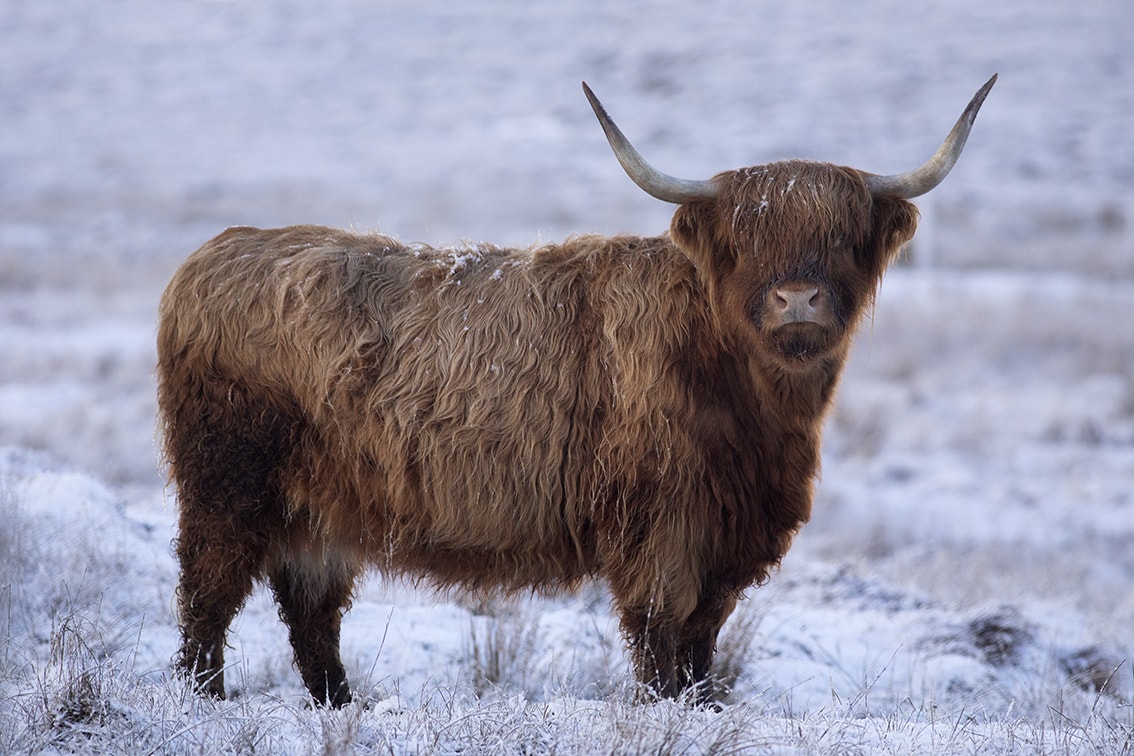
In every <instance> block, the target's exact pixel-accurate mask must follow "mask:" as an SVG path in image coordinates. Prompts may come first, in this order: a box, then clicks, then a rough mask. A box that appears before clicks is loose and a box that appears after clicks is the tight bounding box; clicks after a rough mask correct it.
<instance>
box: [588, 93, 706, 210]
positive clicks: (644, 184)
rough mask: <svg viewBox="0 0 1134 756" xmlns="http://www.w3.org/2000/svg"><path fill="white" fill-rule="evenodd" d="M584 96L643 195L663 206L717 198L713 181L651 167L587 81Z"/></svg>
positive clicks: (619, 160)
mask: <svg viewBox="0 0 1134 756" xmlns="http://www.w3.org/2000/svg"><path fill="white" fill-rule="evenodd" d="M583 92H584V93H585V94H586V95H587V100H588V101H589V102H590V103H591V108H592V109H593V110H594V111H595V115H596V116H598V119H599V123H600V124H602V130H603V132H604V133H605V134H606V141H608V142H610V148H611V149H612V150H614V156H615V157H616V158H618V162H619V163H620V164H621V165H622V170H624V171H626V175H628V176H629V177H630V178H631V179H633V181H634V183H635V184H637V185H638V187H639V188H640V189H641V190H642V191H644V192H645V193H646V194H648V195H650V196H651V197H653V198H655V199H660V200H661V201H662V202H672V203H674V204H675V205H680V204H682V203H683V202H692V201H694V200H700V199H711V198H713V197H715V196H716V193H717V187H716V185H715V184H714V183H713V182H712V181H693V180H690V179H679V178H674V177H673V176H668V175H666V174H664V173H662V172H661V171H659V170H657V169H656V168H654V167H653V166H652V165H650V164H649V163H647V162H646V159H645V158H643V157H642V156H641V155H640V154H639V153H638V151H637V150H636V149H634V145H632V144H630V140H629V139H627V138H626V136H625V135H624V134H623V133H622V130H621V129H619V128H618V126H616V125H615V123H614V121H613V120H611V118H610V116H609V115H608V114H607V112H606V108H604V107H603V106H602V103H601V102H599V99H598V98H597V97H595V93H594V92H592V91H591V88H590V87H588V86H587V82H585V81H584V82H583Z"/></svg>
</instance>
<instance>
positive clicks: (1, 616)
mask: <svg viewBox="0 0 1134 756" xmlns="http://www.w3.org/2000/svg"><path fill="white" fill-rule="evenodd" d="M1131 28H1134V6H1131V5H1130V4H1129V3H1128V2H1126V0H1089V1H1088V2H1080V3H1066V2H1061V1H1060V0H1039V1H1038V2H1033V3H1030V4H1027V5H1026V6H1024V5H1020V4H1013V3H1000V4H996V3H988V2H986V1H985V0H956V1H954V2H949V3H936V4H932V5H926V4H919V3H908V2H899V1H898V0H875V1H873V2H864V3H846V2H841V0H818V1H817V2H801V3H785V2H778V3H771V2H763V1H760V2H723V1H720V2H702V3H686V2H672V1H671V2H654V3H649V2H645V1H644V0H628V1H626V2H618V3H610V2H606V3H602V2H596V1H593V0H578V1H576V2H571V3H554V4H553V3H542V2H530V3H524V4H519V3H507V2H503V0H487V1H484V2H470V3H461V4H457V3H441V2H421V1H420V0H418V1H417V2H368V1H365V0H332V1H330V2H324V3H320V4H316V3H300V2H297V1H284V2H277V3H273V4H271V6H270V8H268V7H264V4H257V3H251V2H243V1H240V2H189V1H187V0H171V1H170V2H164V3H143V2H140V0H116V1H115V2H99V3H93V2H89V0H55V1H54V2H51V3H33V2H25V1H24V0H11V1H10V2H6V3H4V4H2V5H0V743H3V747H4V749H6V750H15V751H17V752H32V751H36V752H38V751H41V750H67V751H71V750H78V751H85V750H91V751H129V752H134V751H138V752H146V751H157V752H170V751H171V752H198V751H202V752H204V751H207V752H212V751H216V750H231V751H253V750H263V751H271V752H280V751H291V752H307V751H317V750H327V751H337V750H349V749H356V750H361V751H370V750H375V751H394V752H404V751H409V752H423V751H440V752H452V751H457V750H462V751H464V752H468V751H473V752H495V751H500V750H503V751H512V752H521V751H522V752H551V751H558V752H595V751H597V752H612V753H613V752H619V753H621V752H658V751H665V752H692V753H697V752H708V751H713V750H718V751H739V750H752V751H756V752H761V751H772V752H789V753H790V752H798V751H802V752H840V753H841V752H847V751H851V752H868V753H874V752H882V753H908V752H927V751H942V752H978V751H979V752H1023V753H1030V752H1036V751H1039V752H1048V753H1061V752H1094V751H1101V752H1114V753H1130V752H1131V751H1132V750H1134V708H1132V703H1131V702H1132V697H1134V672H1132V667H1131V659H1132V657H1134V637H1132V635H1131V631H1130V628H1131V627H1134V590H1132V586H1134V547H1132V541H1134V239H1132V236H1131V230H1130V224H1131V219H1134V139H1132V138H1131V137H1130V130H1131V127H1132V124H1134V87H1132V86H1131V82H1132V81H1134V48H1131V46H1130V40H1129V30H1130V29H1131ZM993 72H999V73H1000V81H999V83H998V84H997V86H996V88H995V89H994V90H993V92H992V94H991V95H990V97H989V99H988V102H987V103H986V105H985V108H984V110H983V111H982V113H981V115H980V118H979V119H978V122H977V124H976V127H975V129H974V131H973V136H972V138H971V140H970V142H969V147H968V149H967V151H966V153H965V155H964V156H963V158H962V160H961V162H960V164H959V165H958V167H957V169H956V170H955V171H954V173H953V174H952V175H951V176H950V177H949V179H948V180H947V181H946V182H945V184H944V185H942V186H941V187H940V188H938V189H937V190H935V191H934V192H933V193H932V194H931V195H929V196H928V197H927V198H925V199H924V201H923V202H921V203H920V204H921V207H922V211H923V215H924V222H923V226H922V229H921V231H920V232H919V236H918V238H917V239H916V240H915V247H914V254H913V257H914V263H915V264H914V266H912V267H903V268H900V269H897V270H894V271H892V272H891V274H890V275H889V276H888V277H887V279H886V281H885V282H884V284H883V287H882V290H881V293H880V296H879V301H878V306H877V309H876V312H875V313H874V317H873V319H872V321H871V322H870V323H869V324H868V325H867V327H866V328H865V329H864V331H863V333H862V334H861V336H860V338H859V340H858V344H857V346H856V351H855V353H854V357H853V359H852V363H851V365H850V366H849V367H848V371H847V375H846V377H845V379H844V382H843V386H842V388H841V391H840V395H839V402H838V407H837V409H836V411H835V413H834V415H833V417H832V418H831V420H830V422H829V424H828V432H827V437H826V439H827V443H826V453H825V462H824V471H823V480H822V484H821V486H820V489H819V494H818V500H817V502H816V507H815V516H814V519H813V521H812V523H811V524H809V525H808V526H807V528H805V530H804V532H803V533H802V535H801V536H800V538H799V539H798V542H797V544H796V546H795V548H794V549H793V551H792V552H791V554H790V555H789V556H788V558H787V559H786V560H785V563H784V567H783V569H782V571H781V573H780V574H779V576H778V577H777V578H776V579H775V580H774V581H773V582H772V583H771V585H769V586H767V587H765V588H762V589H759V590H754V591H753V592H752V593H751V595H750V598H749V600H748V601H746V602H744V603H743V604H742V607H741V609H740V610H738V612H737V614H736V615H735V616H734V618H733V619H732V620H731V621H730V624H729V625H728V626H727V627H726V631H725V632H726V635H725V637H724V638H723V640H722V652H721V664H720V665H719V669H718V672H719V674H720V675H721V676H722V677H723V678H724V679H725V680H726V682H728V683H729V685H730V687H731V693H730V695H729V697H728V699H727V702H726V706H725V708H724V710H723V711H721V712H719V713H714V712H706V711H695V710H687V709H685V708H683V707H680V706H673V705H669V704H657V705H651V706H634V705H631V704H630V703H629V701H630V698H631V696H630V693H629V691H628V689H627V685H628V670H627V665H626V660H625V657H624V654H623V651H622V647H621V642H620V639H619V638H618V634H617V629H616V626H615V623H614V622H613V621H612V619H611V617H610V614H609V611H608V608H607V599H606V596H605V594H604V593H603V591H602V590H601V588H600V587H592V588H588V589H586V590H584V591H583V592H582V593H581V594H580V595H578V596H570V597H561V598H553V599H535V600H532V601H526V602H522V603H520V604H516V605H512V604H489V605H483V604H471V603H469V602H463V601H462V600H461V599H460V598H459V597H441V598H438V597H435V596H432V595H430V594H428V593H425V592H419V591H417V590H415V589H414V588H413V587H412V586H406V585H401V584H393V585H391V584H388V583H385V582H383V581H382V580H380V579H378V578H373V579H371V580H370V581H368V582H367V583H366V585H365V586H364V587H363V589H362V590H361V591H360V595H359V596H358V598H357V601H356V602H355V605H354V608H353V610H352V611H351V612H350V614H349V615H348V617H347V619H346V622H345V626H344V654H345V657H346V660H347V665H348V672H349V673H350V674H351V677H352V679H353V681H354V683H355V685H356V687H357V688H358V689H359V691H360V693H361V695H360V699H361V704H360V705H359V706H355V707H351V708H350V709H348V710H347V711H345V712H340V713H332V712H323V711H318V710H313V709H310V708H309V707H307V706H306V703H305V697H304V694H303V691H302V689H301V687H300V685H299V682H298V676H297V675H296V673H295V672H294V671H293V670H292V669H291V667H290V660H289V651H288V649H287V646H286V638H285V634H284V631H283V628H282V626H281V625H280V624H279V623H278V621H277V620H276V619H275V610H274V608H273V607H272V605H271V602H270V601H269V600H268V598H267V596H266V595H264V594H262V593H259V594H257V595H256V596H255V597H254V598H253V599H252V601H251V602H250V603H249V605H248V606H247V607H246V609H245V611H244V612H243V614H242V615H241V616H240V618H239V619H238V621H237V623H236V625H235V628H234V632H233V635H232V638H231V641H232V644H233V646H234V650H233V651H231V652H230V654H229V660H230V661H231V663H232V670H231V671H230V672H229V675H228V679H229V681H230V688H231V689H232V690H233V692H234V693H235V695H234V697H233V700H231V701H229V702H225V703H221V704H217V703H214V702H209V701H201V700H198V699H196V698H194V697H192V696H190V695H188V694H187V693H186V691H185V690H184V688H183V687H182V686H179V685H177V684H176V683H171V682H170V681H169V679H168V676H167V667H168V660H169V658H170V656H171V654H172V653H173V650H174V646H175V643H176V629H175V623H174V618H173V615H172V586H173V583H174V580H175V577H176V568H175V565H174V563H173V560H172V558H171V557H170V555H169V541H170V539H171V538H172V535H173V530H172V526H173V520H174V510H175V502H174V500H173V496H172V494H171V493H169V492H165V491H164V490H163V487H162V479H161V474H160V471H159V470H158V467H157V461H156V457H157V454H156V451H155V445H154V397H153V378H152V366H153V362H154V347H153V336H154V329H155V317H154V311H155V309H156V302H157V299H158V296H159V294H160V291H161V288H162V286H163V285H164V282H165V281H166V280H167V279H168V276H169V275H170V273H171V272H172V271H173V269H174V268H175V267H176V265H177V264H178V262H179V261H180V260H181V259H183V258H184V257H185V255H187V254H188V252H190V251H191V250H192V249H193V248H195V247H196V246H198V245H199V244H200V243H201V242H203V241H204V240H206V239H207V238H209V237H210V236H212V235H213V234H215V233H216V232H217V231H219V230H220V229H222V228H224V227H225V226H226V225H230V224H254V225H262V226H267V225H273V224H284V223H292V222H319V223H329V224H334V225H344V226H353V227H358V228H366V229H374V228H377V229H380V230H382V231H385V232H389V233H394V234H397V235H399V236H401V237H402V238H403V239H406V240H421V241H426V242H445V241H454V240H459V239H472V240H475V239H485V240H490V241H497V242H509V243H517V244H527V243H531V242H533V241H536V240H537V239H540V238H543V239H554V238H558V237H561V236H564V235H566V234H568V233H572V232H581V231H601V232H613V231H620V230H624V231H634V232H642V233H654V232H657V231H659V230H661V229H662V228H664V227H665V225H666V224H667V222H668V216H669V213H670V210H671V209H670V208H668V207H666V206H664V205H662V204H661V203H658V202H655V201H654V200H651V199H650V198H648V197H646V196H645V195H643V194H641V193H640V192H639V191H638V190H637V189H635V188H634V187H633V186H632V185H631V184H630V182H629V181H628V180H627V179H626V177H625V176H624V175H623V174H622V172H621V171H620V169H619V168H618V167H617V165H616V163H615V161H614V160H613V158H612V157H611V155H610V154H609V150H608V148H607V146H606V144H605V141H604V140H603V138H602V136H601V133H600V130H599V129H598V126H597V124H596V123H595V122H594V118H593V116H592V114H591V113H590V110H589V108H588V107H587V106H586V103H585V101H584V99H583V97H582V93H581V91H580V88H579V81H580V80H581V79H586V80H587V81H588V82H589V83H590V84H591V85H592V86H593V87H594V88H595V89H596V91H597V92H598V93H599V95H600V96H601V97H602V98H603V100H604V102H605V103H606V104H607V106H608V107H609V109H610V110H611V112H612V114H613V115H614V117H615V118H616V119H617V120H618V121H619V123H620V124H621V125H622V126H623V128H624V129H625V130H626V132H627V133H628V135H629V136H630V137H631V138H632V139H634V140H635V142H636V144H638V146H639V147H640V148H641V149H642V150H643V152H645V154H646V155H647V156H648V157H649V158H650V159H651V160H653V161H654V162H655V163H656V164H658V165H659V166H660V167H662V168H663V169H665V170H667V171H670V172H672V173H675V174H679V175H686V176H689V177H691V178H698V177H705V176H708V175H710V174H711V173H713V172H715V171H717V170H721V169H725V168H730V167H736V166H739V165H744V164H753V163H760V162H766V161H770V160H774V159H778V158H782V157H789V156H799V157H809V158H816V159H824V160H832V161H835V162H840V163H849V164H853V165H856V166H859V167H862V168H865V169H868V170H874V171H879V172H893V171H899V170H904V169H906V168H908V167H911V166H912V165H914V164H916V163H918V162H920V161H921V160H922V159H924V157H926V156H927V155H928V154H929V152H930V151H932V150H933V149H934V148H935V147H936V146H937V144H938V142H939V141H940V139H941V137H942V136H943V135H944V133H945V131H946V130H947V129H948V127H949V126H950V125H951V123H952V121H953V119H954V118H955V117H956V116H957V114H958V113H959V111H960V109H961V107H963V105H964V103H965V102H966V101H967V100H968V98H969V96H970V95H971V94H972V92H973V91H974V90H975V89H976V88H977V87H978V86H979V85H980V83H981V82H983V81H984V80H985V79H986V78H987V77H988V75H990V74H991V73H993Z"/></svg>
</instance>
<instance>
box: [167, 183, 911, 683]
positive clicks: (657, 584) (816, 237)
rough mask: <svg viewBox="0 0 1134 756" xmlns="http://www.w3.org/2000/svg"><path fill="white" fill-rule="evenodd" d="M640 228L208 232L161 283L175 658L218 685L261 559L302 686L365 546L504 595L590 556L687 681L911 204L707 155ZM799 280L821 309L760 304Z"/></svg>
mask: <svg viewBox="0 0 1134 756" xmlns="http://www.w3.org/2000/svg"><path fill="white" fill-rule="evenodd" d="M716 181H717V183H718V185H719V186H720V187H721V192H720V197H719V199H717V200H714V201H711V202H709V201H705V202H699V203H691V204H687V205H682V206H680V207H679V208H678V209H677V212H676V214H675V216H674V220H673V224H672V228H671V233H670V234H668V235H665V236H660V237H650V238H643V237H636V236H617V237H600V236H581V237H577V238H573V239H570V240H568V241H566V242H564V243H562V244H554V245H548V246H543V247H539V248H536V249H527V250H510V249H501V248H497V247H493V246H469V247H461V248H453V249H434V248H430V247H425V246H419V245H405V244H402V243H400V242H398V241H396V240H394V239H391V238H389V237H385V236H379V235H361V234H353V233H347V232H344V231H339V230H333V229H329V228H322V227H315V226H297V227H291V228H284V229H276V230H257V229H252V228H234V229H229V230H228V231H225V232H224V233H223V234H221V235H220V236H218V237H216V238H215V239H213V240H212V241H210V242H208V243H207V244H205V245H204V246H203V247H201V248H200V249H199V250H197V251H196V252H195V253H194V254H193V255H192V256H190V257H189V259H188V260H187V261H186V262H185V263H184V264H183V265H182V267H181V268H180V269H179V270H178V271H177V273H176V274H175V276H174V277H173V279H172V281H171V282H170V284H169V287H168V289H167V290H166V292H165V295H164V297H163V299H162V303H161V312H160V327H159V335H158V351H159V367H158V376H159V405H160V412H161V417H162V420H163V424H164V438H165V453H166V457H167V459H168V464H169V471H170V475H171V478H172V480H173V481H174V482H175V483H176V485H177V488H178V492H179V502H180V532H179V537H178V540H177V543H176V547H177V553H178V557H179V559H180V562H181V569H182V572H181V580H180V584H179V588H178V602H179V611H180V623H181V629H182V635H183V642H182V647H181V650H180V652H179V657H178V664H179V666H180V667H181V668H182V669H184V670H185V671H186V672H187V673H189V674H191V675H194V676H195V679H196V680H197V681H198V683H199V684H200V685H202V686H203V687H204V688H205V689H206V690H209V691H211V692H212V693H214V694H216V695H220V696H223V695H224V684H223V647H224V638H225V633H226V631H227V627H228V625H229V623H230V621H231V620H232V618H233V616H234V615H235V613H236V612H237V611H238V610H239V608H240V606H241V605H242V603H243V601H244V600H245V598H246V596H247V595H248V593H249V591H250V590H251V586H252V583H253V581H254V580H256V579H266V580H267V581H268V582H269V584H270V586H271V588H272V590H273V592H274V594H275V596H276V598H277V600H278V602H279V604H280V614H281V617H282V618H283V620H284V621H285V623H287V625H288V628H289V632H290V635H291V641H292V645H293V647H294V650H295V655H296V663H297V666H298V668H299V670H300V672H301V674H302V676H303V679H304V682H305V684H306V685H307V687H308V688H309V690H310V691H311V693H312V695H313V696H314V697H315V698H316V699H317V700H319V701H322V702H326V703H330V704H333V705H341V704H343V703H345V702H346V701H349V700H350V699H349V691H348V687H347V683H346V677H345V673H344V671H343V667H342V664H341V662H340V661H339V653H338V640H339V637H338V636H339V623H340V619H341V615H342V611H343V609H344V608H345V607H346V606H347V604H348V603H349V598H350V594H351V591H352V588H353V585H354V582H355V579H356V578H357V576H358V575H359V573H360V572H361V570H362V569H363V568H364V566H365V565H368V564H369V565H373V566H376V567H377V568H378V569H380V570H382V571H383V572H386V573H389V574H410V575H415V576H427V577H428V578H430V579H432V580H433V581H435V582H436V583H437V584H439V585H441V586H462V587H466V588H476V589H484V590H504V591H516V590H521V589H529V588H535V589H539V590H557V589H564V588H570V587H571V586H573V585H575V584H577V583H578V582H579V581H580V580H582V579H584V578H588V577H592V576H601V577H603V578H605V579H606V580H607V581H608V583H609V585H610V588H611V592H612V595H613V597H614V601H615V604H616V606H617V608H618V611H619V612H620V614H621V619H622V626H623V629H624V631H625V633H626V636H627V640H628V642H629V645H630V649H631V652H632V654H633V657H634V662H635V666H636V670H637V674H638V677H639V679H640V680H641V681H642V682H643V683H645V684H647V685H649V686H652V687H653V688H654V689H655V690H656V691H657V692H658V693H660V694H662V695H667V696H675V695H677V694H678V693H680V692H681V691H682V690H683V689H684V688H687V687H690V686H697V691H698V692H697V695H699V696H700V697H701V698H702V699H703V700H707V699H708V698H709V696H710V695H711V692H710V684H709V682H708V676H709V666H710V664H711V660H712V653H713V648H714V645H715V641H716V636H717V632H718V631H719V629H720V627H721V625H722V624H723V623H724V621H725V619H726V618H727V616H728V614H729V612H731V610H732V608H733V606H734V604H735V601H736V599H737V597H738V596H739V595H740V594H741V592H742V591H744V589H745V588H747V587H748V586H750V585H752V584H754V583H759V582H761V581H763V580H765V579H766V578H767V576H768V574H769V571H770V570H772V569H773V568H774V567H775V566H776V565H777V564H778V562H779V560H780V559H781V557H782V556H783V555H784V553H785V552H786V550H787V548H788V546H789V544H790V542H791V539H792V537H793V535H794V534H795V532H796V531H797V530H798V528H799V527H800V526H801V525H802V524H803V523H804V522H806V521H807V519H808V517H809V514H810V508H811V496H812V484H813V480H814V477H815V474H816V471H817V468H818V463H819V439H820V423H821V421H822V417H823V415H824V412H825V411H826V409H827V408H828V406H829V404H830V401H831V397H832V394H833V391H834V388H835V384H836V381H837V378H838V374H839V371H840V369H841V367H842V364H843V362H844V360H845V357H846V352H847V347H848V344H849V339H850V336H851V334H852V332H853V329H854V327H855V325H856V323H857V322H858V320H859V318H860V317H861V314H862V313H863V311H864V309H865V308H866V307H867V306H868V304H869V302H870V299H871V297H872V296H873V293H874V290H875V287H876V286H877V283H878V281H879V279H880V277H881V275H882V272H883V270H884V269H885V266H886V264H887V263H888V262H889V260H890V259H891V258H892V256H893V255H894V254H895V253H896V251H897V250H898V248H899V247H900V246H901V245H902V244H903V243H904V242H905V241H906V240H908V239H909V237H910V236H911V235H912V234H913V230H914V226H915V223H916V211H915V210H914V208H913V206H912V205H910V204H909V203H907V202H904V201H901V200H893V199H887V198H874V197H872V196H871V195H870V193H869V192H868V191H867V189H866V188H865V185H864V183H863V180H862V178H861V176H860V175H859V174H858V172H856V171H854V170H852V169H844V168H837V167H833V166H829V165H825V164H817V163H804V162H788V163H777V164H773V165H770V166H763V167H758V168H751V169H745V170H741V171H734V172H730V173H726V174H721V175H720V176H718V177H717V178H716ZM795 282H805V283H807V284H808V285H814V286H816V287H822V291H823V292H824V293H825V295H826V298H825V299H824V305H823V306H824V308H825V309H824V317H823V319H822V321H821V323H820V324H808V325H806V326H799V325H796V326H784V325H781V324H779V323H777V322H776V321H775V318H774V317H772V316H770V315H769V311H768V307H767V302H768V301H769V297H771V296H772V294H770V292H774V291H775V290H776V287H777V286H783V285H785V284H790V283H795Z"/></svg>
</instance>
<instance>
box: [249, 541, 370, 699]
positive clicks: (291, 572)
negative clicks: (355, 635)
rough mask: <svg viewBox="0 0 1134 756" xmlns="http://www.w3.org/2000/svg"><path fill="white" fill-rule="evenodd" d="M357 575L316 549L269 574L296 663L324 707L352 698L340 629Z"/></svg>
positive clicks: (346, 564)
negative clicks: (340, 642)
mask: <svg viewBox="0 0 1134 756" xmlns="http://www.w3.org/2000/svg"><path fill="white" fill-rule="evenodd" d="M357 574H358V570H357V568H356V567H355V566H354V565H352V564H349V563H347V562H346V561H343V560H338V559H335V558H333V557H331V556H329V555H325V554H320V553H318V552H317V551H316V552H314V553H310V552H309V553H304V554H303V555H302V556H300V557H292V558H290V559H288V560H286V561H284V562H283V563H282V564H280V565H279V566H277V567H275V568H274V569H272V570H271V572H270V573H269V575H268V580H269V582H270V584H271V586H272V592H273V593H274V594H275V597H276V602H277V603H278V604H279V609H280V619H282V620H283V622H284V624H285V625H287V629H288V638H289V640H290V641H291V647H292V649H293V651H294V652H295V665H296V667H298V668H299V674H300V676H301V677H302V678H303V683H304V685H306V686H307V690H308V691H310V693H311V697H312V698H314V699H315V701H316V702H317V703H320V704H323V705H324V706H332V707H335V708H339V707H341V706H344V705H346V704H348V703H350V700H351V696H350V686H349V685H348V684H347V679H346V670H345V669H343V663H342V660H341V659H340V657H339V629H340V627H341V624H342V616H343V610H344V609H345V608H346V607H347V606H348V605H349V604H350V597H351V593H352V592H353V590H354V581H355V578H356V577H357Z"/></svg>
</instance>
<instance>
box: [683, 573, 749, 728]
mask: <svg viewBox="0 0 1134 756" xmlns="http://www.w3.org/2000/svg"><path fill="white" fill-rule="evenodd" d="M735 607H736V598H735V596H733V595H731V594H725V595H710V596H706V597H702V599H701V601H699V602H698V604H697V609H696V610H695V611H694V612H693V614H692V615H690V616H689V618H688V619H687V620H686V621H685V625H684V626H683V627H682V631H681V642H680V646H679V651H678V657H677V659H678V673H679V677H680V683H681V687H682V689H684V690H687V689H689V688H694V695H695V701H696V703H697V704H698V705H700V706H711V705H712V704H713V696H714V685H713V679H712V668H713V654H714V653H715V652H716V648H717V636H718V635H719V634H720V631H721V627H723V626H724V623H725V620H726V619H728V616H729V615H730V614H732V610H733V609H734V608H735Z"/></svg>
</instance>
